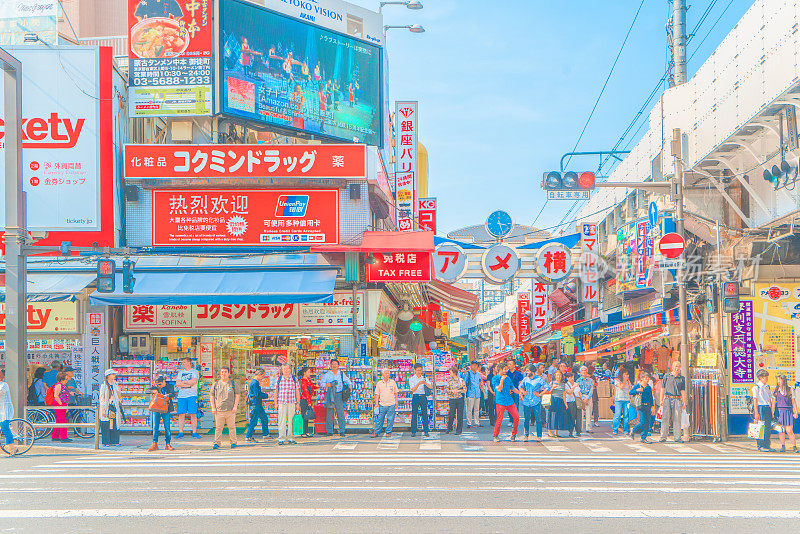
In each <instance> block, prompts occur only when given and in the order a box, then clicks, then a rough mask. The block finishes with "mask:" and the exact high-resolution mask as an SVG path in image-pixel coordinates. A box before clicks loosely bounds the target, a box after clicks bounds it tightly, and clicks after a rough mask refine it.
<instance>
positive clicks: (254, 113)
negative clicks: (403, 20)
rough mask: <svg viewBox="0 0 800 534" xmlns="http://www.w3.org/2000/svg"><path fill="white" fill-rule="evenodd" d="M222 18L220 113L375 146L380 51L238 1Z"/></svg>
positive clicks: (230, 0)
mask: <svg viewBox="0 0 800 534" xmlns="http://www.w3.org/2000/svg"><path fill="white" fill-rule="evenodd" d="M220 13H221V19H222V20H221V26H220V28H221V30H220V56H219V57H220V58H221V59H220V61H221V65H220V70H221V71H222V80H221V84H222V87H221V105H222V112H223V113H225V114H228V115H233V116H238V117H243V118H247V119H250V120H254V121H258V122H261V123H264V124H272V125H275V126H280V127H283V128H288V129H293V130H298V131H303V132H308V133H311V134H315V135H319V136H322V137H329V138H332V139H337V140H346V141H352V142H356V143H366V144H369V145H378V146H380V144H381V140H382V130H381V126H382V124H383V122H382V111H381V110H382V100H381V55H380V54H381V50H380V48H379V47H377V46H374V45H371V44H369V43H367V42H364V41H361V40H358V39H355V38H353V37H349V36H346V35H342V34H339V33H336V32H332V31H329V30H325V29H322V28H319V27H316V26H313V25H311V24H306V23H304V22H301V21H299V20H297V19H293V18H290V17H287V16H284V15H281V14H278V13H275V12H273V11H270V10H268V9H265V8H262V7H260V6H256V5H253V4H250V3H247V2H243V1H239V0H224V1H223V2H222V3H221V6H220Z"/></svg>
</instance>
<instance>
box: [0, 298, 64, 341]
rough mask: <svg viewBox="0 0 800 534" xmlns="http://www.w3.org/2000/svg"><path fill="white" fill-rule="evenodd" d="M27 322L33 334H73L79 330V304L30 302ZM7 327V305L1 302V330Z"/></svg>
mask: <svg viewBox="0 0 800 534" xmlns="http://www.w3.org/2000/svg"><path fill="white" fill-rule="evenodd" d="M25 322H26V324H27V327H28V332H30V333H31V334H71V333H77V332H78V305H77V303H75V302H29V303H28V304H27V306H26V307H25ZM5 329H6V305H5V303H2V304H0V331H4V330H5Z"/></svg>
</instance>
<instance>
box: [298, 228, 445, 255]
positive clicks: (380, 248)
mask: <svg viewBox="0 0 800 534" xmlns="http://www.w3.org/2000/svg"><path fill="white" fill-rule="evenodd" d="M311 252H364V253H369V252H433V232H427V231H426V232H364V238H363V239H362V240H361V244H360V245H319V246H315V247H311Z"/></svg>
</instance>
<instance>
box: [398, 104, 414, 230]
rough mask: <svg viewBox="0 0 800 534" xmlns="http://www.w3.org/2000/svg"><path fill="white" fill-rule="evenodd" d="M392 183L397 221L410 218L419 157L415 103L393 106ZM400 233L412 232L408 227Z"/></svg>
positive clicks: (412, 228) (412, 213) (412, 212)
mask: <svg viewBox="0 0 800 534" xmlns="http://www.w3.org/2000/svg"><path fill="white" fill-rule="evenodd" d="M395 121H396V124H395V131H396V132H397V141H396V143H395V180H396V184H397V185H396V187H395V191H396V195H397V209H398V210H399V216H398V217H399V219H409V218H410V219H412V220H413V219H414V215H415V210H416V207H417V206H416V204H417V178H418V176H419V175H418V170H419V157H418V151H417V129H418V122H417V102H397V103H396V104H395ZM405 226H407V225H405V224H404V225H403V227H402V228H400V229H401V230H404V231H406V230H407V231H413V230H414V225H413V224H412V225H411V228H405Z"/></svg>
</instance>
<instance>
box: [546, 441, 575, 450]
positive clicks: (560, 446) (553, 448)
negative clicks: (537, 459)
mask: <svg viewBox="0 0 800 534" xmlns="http://www.w3.org/2000/svg"><path fill="white" fill-rule="evenodd" d="M542 446H543V447H544V448H545V449H547V450H548V451H550V452H567V451H568V450H569V449H568V448H567V447H565V446H564V445H550V444H548V443H545V442H542Z"/></svg>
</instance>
